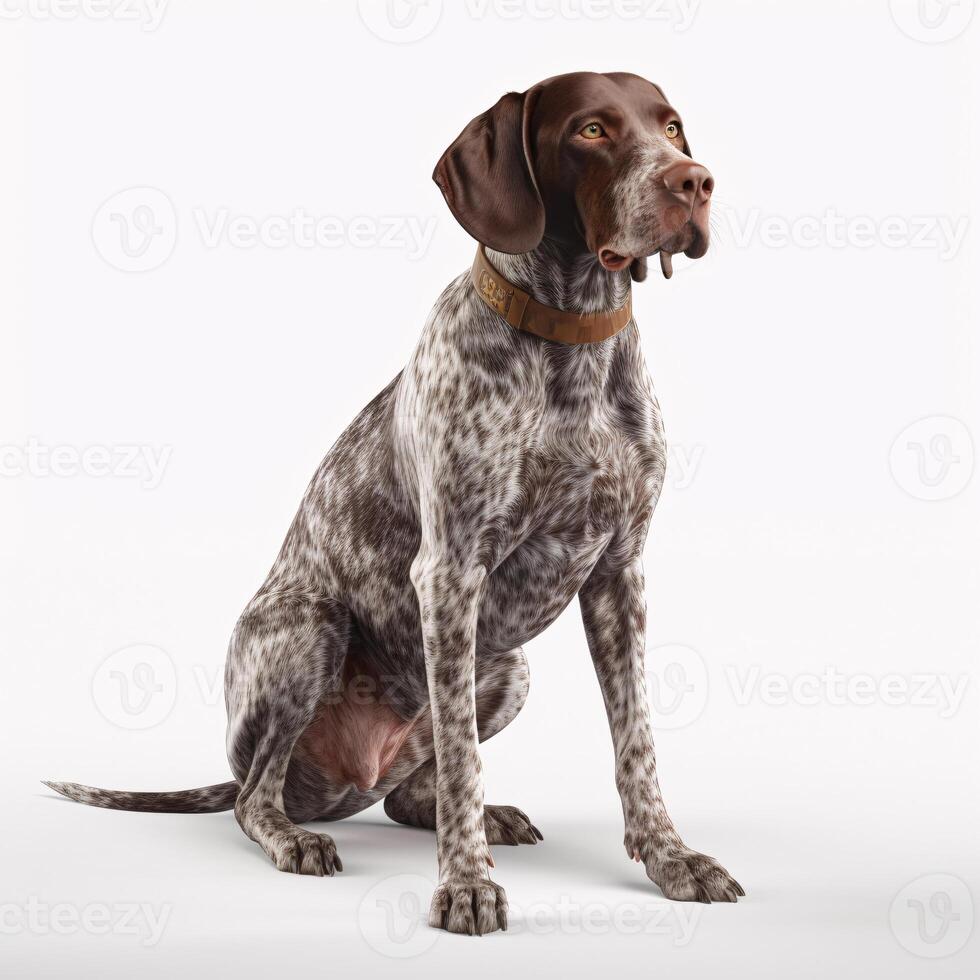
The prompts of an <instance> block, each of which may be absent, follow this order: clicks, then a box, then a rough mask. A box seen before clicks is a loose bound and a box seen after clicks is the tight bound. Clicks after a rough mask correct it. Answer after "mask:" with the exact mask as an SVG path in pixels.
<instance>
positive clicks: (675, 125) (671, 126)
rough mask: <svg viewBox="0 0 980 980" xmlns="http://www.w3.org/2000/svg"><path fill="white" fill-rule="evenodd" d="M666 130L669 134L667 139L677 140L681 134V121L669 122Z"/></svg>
mask: <svg viewBox="0 0 980 980" xmlns="http://www.w3.org/2000/svg"><path fill="white" fill-rule="evenodd" d="M664 132H665V133H666V134H667V139H669V140H675V139H677V137H678V136H680V135H681V124H680V123H679V122H672V123H667V128H666V129H665V130H664Z"/></svg>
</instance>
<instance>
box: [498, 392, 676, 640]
mask: <svg viewBox="0 0 980 980" xmlns="http://www.w3.org/2000/svg"><path fill="white" fill-rule="evenodd" d="M654 421H655V423H656V424H652V425H651V426H650V428H649V429H648V430H646V431H642V430H641V431H639V432H637V431H626V430H625V429H624V427H623V426H622V424H621V421H620V420H619V419H617V418H616V417H615V415H614V413H612V412H610V411H608V410H607V408H606V407H605V406H603V405H598V406H591V407H590V410H589V413H588V414H583V415H582V416H576V415H574V414H570V413H569V411H568V409H567V407H563V408H562V410H561V411H559V412H554V413H551V414H550V415H549V416H546V417H544V418H543V420H542V425H541V427H540V430H539V432H540V435H539V438H538V439H537V441H536V444H535V445H534V448H533V449H532V451H531V452H530V454H529V468H528V471H527V473H526V478H527V480H528V485H529V487H530V488H531V492H530V493H528V494H527V496H526V499H527V500H528V501H529V504H528V508H527V511H526V512H525V513H524V514H522V515H521V518H520V520H519V521H517V522H515V525H514V530H515V534H516V535H517V538H518V540H516V541H515V544H514V547H513V548H512V550H511V551H510V552H509V553H508V554H507V555H506V557H505V558H504V560H503V561H501V563H500V564H499V565H498V567H497V568H496V569H495V570H494V571H493V573H492V574H491V576H490V580H489V582H488V585H487V589H486V592H485V601H484V603H483V606H482V609H481V632H483V634H484V637H485V639H486V640H487V641H488V642H489V643H490V644H491V645H493V646H500V647H511V646H519V645H520V644H521V643H524V642H526V641H527V640H529V639H531V638H532V637H533V636H535V635H537V634H538V633H540V632H541V631H542V630H543V629H545V628H546V627H547V626H548V625H549V624H550V623H551V622H553V621H554V619H555V618H556V617H557V616H558V614H559V613H560V612H561V611H562V609H564V608H565V606H566V605H567V604H568V602H569V601H570V600H571V599H572V598H573V597H574V595H575V594H576V592H578V590H579V589H580V588H581V586H582V585H583V584H584V582H585V580H586V579H587V578H588V576H589V574H590V573H591V572H592V570H593V568H595V566H596V563H597V562H598V561H599V560H600V558H601V557H602V555H603V553H604V552H605V551H606V550H607V549H608V548H609V547H610V546H611V545H613V544H615V543H617V542H618V543H619V544H620V545H623V546H628V545H627V542H626V539H627V538H629V536H630V535H636V536H638V540H639V538H641V537H642V534H643V529H644V528H645V525H646V519H647V518H648V517H649V513H650V512H651V510H652V507H653V505H654V503H655V500H656V496H657V494H658V493H659V489H660V486H661V484H662V481H663V459H664V454H663V440H662V436H661V433H660V429H659V419H655V420H654Z"/></svg>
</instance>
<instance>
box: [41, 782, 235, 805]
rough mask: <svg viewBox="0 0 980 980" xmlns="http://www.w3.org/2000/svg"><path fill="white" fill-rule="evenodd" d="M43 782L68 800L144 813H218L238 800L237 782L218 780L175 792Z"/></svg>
mask: <svg viewBox="0 0 980 980" xmlns="http://www.w3.org/2000/svg"><path fill="white" fill-rule="evenodd" d="M42 781H43V782H44V785H45V786H47V787H49V788H50V789H53V790H54V791H55V792H56V793H60V794H61V795H62V796H67V797H68V799H69V800H75V801H77V802H78V803H87V804H88V805H89V806H101V807H104V808H105V809H107V810H139V811H141V812H143V813H219V812H220V811H222V810H230V809H231V808H232V807H233V806H234V805H235V800H237V799H238V783H236V782H235V781H234V780H232V781H231V782H230V783H218V784H216V785H215V786H201V787H199V788H198V789H183V790H178V791H177V792H175V793H127V792H125V791H123V790H114V789H99V788H98V787H96V786H82V785H81V784H80V783H49V782H48V781H47V780H42Z"/></svg>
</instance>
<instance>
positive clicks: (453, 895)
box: [429, 878, 507, 936]
mask: <svg viewBox="0 0 980 980" xmlns="http://www.w3.org/2000/svg"><path fill="white" fill-rule="evenodd" d="M429 925H430V926H432V927H433V928H435V929H445V930H446V931H447V932H456V933H459V934H460V935H463V936H483V935H485V934H486V933H488V932H495V931H496V930H497V929H506V928H507V896H506V895H505V894H504V890H503V888H501V887H500V885H498V884H497V883H496V882H493V881H490V879H489V878H479V879H475V880H468V879H460V878H449V879H447V880H446V881H444V882H443V883H442V884H441V885H440V886H439V887H438V888H437V889H436V891H435V894H434V895H433V896H432V905H431V907H430V909H429Z"/></svg>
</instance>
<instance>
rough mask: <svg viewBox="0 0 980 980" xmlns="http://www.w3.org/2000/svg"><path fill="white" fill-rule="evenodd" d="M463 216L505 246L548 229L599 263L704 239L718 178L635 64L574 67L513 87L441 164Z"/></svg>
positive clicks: (697, 249)
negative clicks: (694, 154)
mask: <svg viewBox="0 0 980 980" xmlns="http://www.w3.org/2000/svg"><path fill="white" fill-rule="evenodd" d="M432 176H433V179H434V180H435V182H436V183H437V184H438V185H439V188H440V190H441V191H442V193H443V195H444V196H445V198H446V203H447V204H448V205H449V208H450V210H451V211H452V212H453V215H454V216H455V218H456V220H457V221H458V222H459V223H460V224H461V225H462V226H463V227H464V228H465V229H466V230H467V231H468V232H469V233H470V234H471V235H472V236H473V237H474V238H475V239H476V240H477V241H480V242H482V243H483V244H484V245H487V246H489V247H490V248H492V249H495V250H497V251H500V252H511V253H516V252H528V251H530V250H531V249H533V248H535V247H536V246H537V245H538V243H539V242H540V241H541V239H542V238H543V237H544V235H545V234H547V235H548V236H549V237H553V238H556V239H558V240H560V241H563V242H566V243H571V244H573V245H574V246H576V247H580V248H581V249H582V250H584V251H588V252H591V253H592V254H594V255H595V257H596V259H597V260H598V261H599V262H600V263H601V264H602V266H603V267H604V268H606V269H608V270H609V271H617V270H619V269H624V268H626V266H631V271H632V272H633V275H634V278H638V279H639V278H643V275H644V273H645V258H646V256H649V255H654V254H656V253H658V252H659V253H660V255H661V264H662V266H663V269H664V274H665V275H667V276H669V275H670V256H671V255H672V254H674V253H677V252H683V253H684V254H685V255H688V256H691V257H692V258H700V257H701V256H702V255H704V253H705V252H706V251H707V249H708V215H709V212H710V208H711V192H712V190H713V189H714V179H713V178H712V176H711V174H710V173H709V172H708V171H707V169H706V168H705V167H702V166H701V165H700V164H698V163H695V162H694V161H693V160H692V159H691V148H690V145H689V143H688V141H687V135H686V133H685V131H684V124H683V122H682V121H681V117H680V114H679V113H678V112H677V110H676V109H674V108H673V107H672V106H671V104H670V103H669V102H668V101H667V97H666V96H665V95H664V93H663V91H662V90H661V89H660V88H659V87H658V86H656V85H654V84H653V83H651V82H648V81H646V79H643V78H640V77H639V76H638V75H630V74H626V73H619V72H617V73H613V74H606V75H599V74H594V73H592V72H575V73H573V74H570V75H557V76H556V77H554V78H549V79H547V80H546V81H543V82H540V83H539V84H537V85H535V86H534V87H533V88H530V89H528V91H526V92H524V93H523V94H519V93H516V92H511V93H509V94H507V95H505V96H504V97H503V98H502V99H501V100H500V101H499V102H498V103H497V104H496V105H495V106H493V108H491V109H488V110H487V111H486V112H484V113H483V114H482V115H479V116H477V117H476V119H474V120H473V121H472V122H471V123H470V124H469V125H468V126H467V127H466V128H465V129H464V130H463V132H462V133H460V134H459V136H458V137H457V138H456V139H455V141H454V142H453V143H452V145H451V146H450V147H449V149H447V150H446V152H445V153H444V154H443V155H442V158H441V159H440V160H439V163H438V164H437V165H436V169H435V172H434V173H433V175H432Z"/></svg>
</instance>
